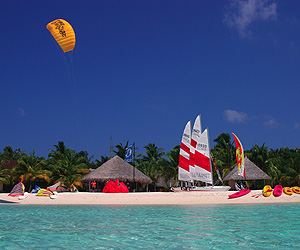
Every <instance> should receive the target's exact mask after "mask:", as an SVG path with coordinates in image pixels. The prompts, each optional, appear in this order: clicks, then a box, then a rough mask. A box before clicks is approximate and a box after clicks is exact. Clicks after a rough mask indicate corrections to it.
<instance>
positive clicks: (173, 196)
mask: <svg viewBox="0 0 300 250" xmlns="http://www.w3.org/2000/svg"><path fill="white" fill-rule="evenodd" d="M233 193H235V191H226V192H174V193H173V192H141V193H139V192H137V193H117V194H108V193H88V192H77V193H59V194H58V195H57V198H56V199H50V198H49V197H41V196H36V195H35V194H29V195H28V197H27V198H26V199H24V200H19V199H18V197H10V196H8V194H7V193H1V194H0V205H5V204H16V205H206V204H260V203H262V204H265V203H300V194H293V195H291V196H289V195H286V194H284V193H283V194H282V195H281V196H280V197H274V196H273V195H271V196H270V197H264V196H262V191H261V190H253V191H251V192H250V193H249V194H247V195H245V196H243V197H239V198H235V199H229V198H228V195H230V194H233ZM253 195H258V198H255V197H253Z"/></svg>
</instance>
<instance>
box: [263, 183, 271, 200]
mask: <svg viewBox="0 0 300 250" xmlns="http://www.w3.org/2000/svg"><path fill="white" fill-rule="evenodd" d="M272 191H273V190H272V187H271V186H270V185H266V186H264V189H263V191H262V192H263V195H264V196H265V197H269V196H270V195H271V194H272Z"/></svg>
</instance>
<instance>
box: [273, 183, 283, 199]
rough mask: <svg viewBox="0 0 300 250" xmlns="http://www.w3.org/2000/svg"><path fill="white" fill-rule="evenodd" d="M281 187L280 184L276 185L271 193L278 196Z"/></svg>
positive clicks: (281, 189)
mask: <svg viewBox="0 0 300 250" xmlns="http://www.w3.org/2000/svg"><path fill="white" fill-rule="evenodd" d="M282 191H283V187H282V186H281V185H276V186H275V187H274V190H273V195H274V196H275V197H279V196H280V195H281V194H282Z"/></svg>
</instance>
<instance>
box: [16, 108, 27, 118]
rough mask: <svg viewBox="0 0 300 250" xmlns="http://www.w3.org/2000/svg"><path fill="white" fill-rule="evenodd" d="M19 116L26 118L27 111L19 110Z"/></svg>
mask: <svg viewBox="0 0 300 250" xmlns="http://www.w3.org/2000/svg"><path fill="white" fill-rule="evenodd" d="M18 114H19V116H21V117H23V116H25V115H26V112H25V110H24V109H22V108H18Z"/></svg>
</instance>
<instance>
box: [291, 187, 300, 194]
mask: <svg viewBox="0 0 300 250" xmlns="http://www.w3.org/2000/svg"><path fill="white" fill-rule="evenodd" d="M292 190H293V192H294V193H295V194H300V188H299V187H292Z"/></svg>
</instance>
